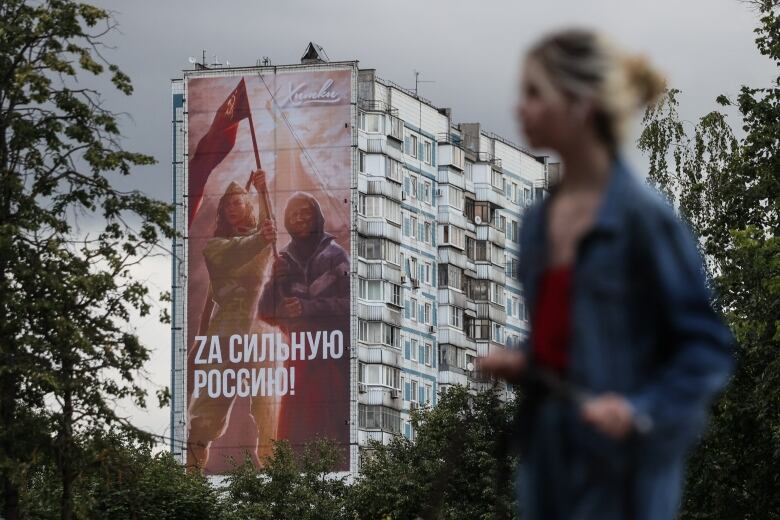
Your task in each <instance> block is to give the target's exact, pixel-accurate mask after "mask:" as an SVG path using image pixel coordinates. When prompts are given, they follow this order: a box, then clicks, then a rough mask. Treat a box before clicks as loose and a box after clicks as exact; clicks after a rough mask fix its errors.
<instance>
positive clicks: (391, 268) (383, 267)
mask: <svg viewBox="0 0 780 520" xmlns="http://www.w3.org/2000/svg"><path fill="white" fill-rule="evenodd" d="M358 276H360V277H361V278H365V279H367V280H387V281H388V282H392V283H394V284H399V285H400V283H401V268H400V267H397V266H395V265H393V264H388V263H385V262H382V261H379V260H375V261H366V260H360V261H358Z"/></svg>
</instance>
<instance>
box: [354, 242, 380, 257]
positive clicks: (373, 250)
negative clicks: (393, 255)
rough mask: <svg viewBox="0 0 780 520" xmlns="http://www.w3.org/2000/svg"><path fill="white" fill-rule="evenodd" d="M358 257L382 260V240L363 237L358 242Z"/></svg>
mask: <svg viewBox="0 0 780 520" xmlns="http://www.w3.org/2000/svg"><path fill="white" fill-rule="evenodd" d="M358 256H361V257H363V258H365V259H366V260H381V259H382V239H381V238H365V237H361V238H360V239H359V240H358Z"/></svg>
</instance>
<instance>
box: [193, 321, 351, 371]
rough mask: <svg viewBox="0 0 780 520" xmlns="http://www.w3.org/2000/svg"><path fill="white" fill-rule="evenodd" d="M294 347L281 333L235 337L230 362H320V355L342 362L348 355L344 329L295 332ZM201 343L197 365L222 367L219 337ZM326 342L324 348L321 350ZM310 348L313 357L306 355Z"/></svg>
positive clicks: (199, 339)
mask: <svg viewBox="0 0 780 520" xmlns="http://www.w3.org/2000/svg"><path fill="white" fill-rule="evenodd" d="M258 336H260V342H259V343H260V352H259V353H258V348H257V345H258V341H257V337H258ZM290 336H291V338H290V339H291V341H290V343H291V344H292V347H290V345H288V344H287V342H286V341H285V339H284V336H283V335H282V334H281V333H278V332H276V333H272V332H268V333H263V334H244V335H243V336H240V335H238V334H233V335H232V336H230V338H229V339H228V361H230V363H260V362H263V361H265V360H266V359H267V360H268V361H287V360H289V359H292V360H293V361H303V360H306V359H309V360H312V359H316V358H317V356H318V354H319V355H321V357H322V359H339V358H340V357H341V356H343V355H344V334H343V333H342V332H341V331H340V330H332V331H324V330H318V331H316V332H314V333H312V332H310V331H309V332H293V333H292V334H291V335H290ZM195 340H196V341H197V342H198V343H199V345H200V346H199V348H198V352H197V354H196V356H195V359H194V361H193V364H195V365H207V364H208V365H221V364H222V363H223V360H222V345H221V343H220V341H221V340H220V337H219V336H195ZM207 343H208V344H209V356H208V359H203V350H204V348H205V345H206V344H207ZM320 343H322V348H320ZM307 347H308V351H309V356H308V358H307V356H306V350H307Z"/></svg>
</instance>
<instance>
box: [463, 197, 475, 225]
mask: <svg viewBox="0 0 780 520" xmlns="http://www.w3.org/2000/svg"><path fill="white" fill-rule="evenodd" d="M463 214H464V215H466V218H467V219H469V221H471V222H472V223H473V222H474V215H475V213H474V199H469V198H466V200H465V201H464V206H463Z"/></svg>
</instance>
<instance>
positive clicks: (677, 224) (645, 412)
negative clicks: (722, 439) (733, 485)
mask: <svg viewBox="0 0 780 520" xmlns="http://www.w3.org/2000/svg"><path fill="white" fill-rule="evenodd" d="M663 91H664V80H663V78H662V77H661V76H660V75H659V74H658V73H657V72H656V71H655V70H654V69H653V67H652V66H651V65H650V64H649V63H648V62H647V60H646V59H645V58H644V57H641V56H636V55H633V54H629V53H626V52H624V51H622V50H621V49H619V48H618V47H616V46H615V45H614V44H612V43H611V42H610V41H608V40H607V39H606V38H604V37H603V36H602V35H600V34H597V33H594V32H592V31H589V30H566V31H561V32H557V33H554V34H551V35H549V36H547V37H545V38H544V39H542V40H541V41H540V42H538V43H537V44H536V45H535V46H534V47H533V48H532V49H531V51H530V52H529V53H528V55H527V56H526V59H525V62H524V66H523V75H522V90H521V100H520V103H519V105H518V108H517V117H518V119H519V121H520V122H521V123H522V126H523V130H524V133H525V135H526V138H527V140H528V142H529V144H530V145H531V146H533V147H534V148H545V149H550V150H552V151H554V152H555V153H556V154H558V155H559V156H560V158H561V160H562V163H563V175H562V177H561V179H560V181H559V182H558V183H557V184H556V185H555V186H554V187H552V188H551V190H550V196H549V197H547V198H544V199H540V200H537V201H536V204H535V205H533V206H532V207H531V208H529V209H528V210H527V211H526V213H525V215H524V216H523V223H522V231H521V235H520V262H519V278H520V281H521V282H522V284H523V290H524V296H525V299H526V302H527V305H528V307H529V310H530V326H531V327H530V336H529V337H528V338H527V341H525V342H524V343H523V344H522V345H520V348H519V349H516V350H506V351H498V352H494V353H491V355H490V356H488V357H486V358H483V359H482V360H480V361H481V362H480V367H481V369H482V370H483V371H484V372H486V373H488V374H492V375H496V376H499V377H502V378H504V379H506V380H508V381H510V382H513V383H518V384H519V385H520V387H521V389H522V392H521V393H522V395H523V397H522V399H523V401H522V403H521V412H520V417H519V421H518V424H519V426H518V428H519V430H518V432H516V436H515V438H516V439H517V441H518V442H517V443H518V445H519V447H520V450H521V458H520V468H519V471H518V476H517V490H518V498H519V504H520V509H521V511H520V513H521V516H522V518H523V519H524V520H532V519H544V520H556V519H576V520H586V519H587V520H590V519H593V520H596V519H598V520H613V519H614V520H618V519H629V518H630V519H648V520H650V519H652V520H655V519H659V520H660V519H671V518H673V517H675V515H676V512H677V509H678V506H679V501H680V494H681V489H682V481H683V476H684V465H685V458H686V455H687V453H688V452H689V450H690V449H691V448H692V446H693V445H694V444H695V442H696V441H697V439H698V437H699V436H700V435H701V433H702V431H703V429H704V427H705V425H706V421H707V416H708V410H709V407H710V405H711V402H712V400H713V398H714V397H715V395H716V394H717V393H718V392H719V391H721V390H722V388H723V386H724V385H725V384H726V382H727V380H728V378H729V376H730V373H731V370H732V367H733V362H734V359H733V354H732V350H733V345H734V341H733V336H732V334H731V332H730V331H729V329H728V328H727V327H726V326H725V325H724V323H723V321H722V319H721V318H720V316H719V315H718V313H716V312H715V311H714V310H713V308H712V305H711V298H712V295H711V294H710V291H709V290H708V287H707V283H706V277H705V272H704V268H703V262H702V258H701V256H700V255H699V252H698V249H697V247H696V241H695V239H694V238H693V236H692V234H691V232H690V231H689V229H688V228H687V226H686V225H685V224H683V223H682V222H681V221H680V220H679V219H678V218H677V216H676V215H675V212H674V209H673V208H672V207H671V206H670V205H669V204H668V203H667V202H666V201H665V200H663V199H662V198H661V197H660V196H659V195H657V194H656V193H655V192H654V191H652V190H651V189H650V188H649V187H647V185H646V184H644V183H643V181H642V180H641V179H639V178H637V177H636V176H635V175H634V174H633V173H632V172H631V171H630V169H629V168H628V166H627V164H626V162H625V161H624V159H623V158H622V155H621V143H622V141H623V138H624V136H625V135H626V134H627V126H628V123H629V122H630V120H631V118H632V116H634V115H635V114H636V113H637V112H638V111H640V110H641V109H643V108H644V107H646V106H647V105H648V104H650V103H653V102H654V100H655V99H656V98H657V97H658V96H659V95H660V94H662V93H663Z"/></svg>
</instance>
